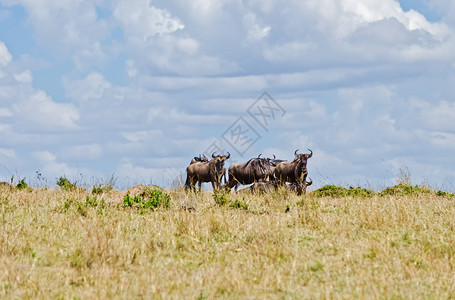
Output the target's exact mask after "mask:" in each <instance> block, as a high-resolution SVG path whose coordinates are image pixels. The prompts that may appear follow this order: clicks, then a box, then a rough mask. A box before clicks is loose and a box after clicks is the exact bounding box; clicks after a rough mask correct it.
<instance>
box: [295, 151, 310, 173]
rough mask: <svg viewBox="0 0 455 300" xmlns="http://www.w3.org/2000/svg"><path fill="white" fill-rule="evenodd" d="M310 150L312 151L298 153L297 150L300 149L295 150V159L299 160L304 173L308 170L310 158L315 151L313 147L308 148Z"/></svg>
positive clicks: (301, 170)
mask: <svg viewBox="0 0 455 300" xmlns="http://www.w3.org/2000/svg"><path fill="white" fill-rule="evenodd" d="M308 150H309V151H310V153H309V154H302V153H297V151H299V149H297V150H295V152H294V155H295V159H294V161H295V162H299V165H300V172H303V173H304V172H306V165H307V161H308V158H310V157H312V156H313V151H311V149H308Z"/></svg>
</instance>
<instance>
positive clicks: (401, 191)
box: [380, 183, 432, 196]
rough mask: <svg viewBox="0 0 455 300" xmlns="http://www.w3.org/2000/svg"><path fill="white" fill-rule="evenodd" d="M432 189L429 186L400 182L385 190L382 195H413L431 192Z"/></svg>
mask: <svg viewBox="0 0 455 300" xmlns="http://www.w3.org/2000/svg"><path fill="white" fill-rule="evenodd" d="M430 193H432V191H431V190H430V189H428V188H427V187H419V186H417V185H416V186H412V185H409V184H407V183H399V184H397V185H395V186H391V187H388V188H386V189H385V190H383V191H382V192H381V193H380V195H381V196H412V195H420V194H430Z"/></svg>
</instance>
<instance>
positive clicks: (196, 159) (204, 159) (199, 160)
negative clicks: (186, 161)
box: [190, 154, 209, 165]
mask: <svg viewBox="0 0 455 300" xmlns="http://www.w3.org/2000/svg"><path fill="white" fill-rule="evenodd" d="M197 162H209V159H208V158H207V157H205V154H202V156H201V155H200V154H199V157H197V156H195V157H194V158H193V159H192V160H191V162H190V165H192V164H194V163H197Z"/></svg>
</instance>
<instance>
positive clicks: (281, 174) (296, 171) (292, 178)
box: [275, 149, 313, 191]
mask: <svg viewBox="0 0 455 300" xmlns="http://www.w3.org/2000/svg"><path fill="white" fill-rule="evenodd" d="M308 150H309V151H310V154H297V151H298V150H295V152H294V155H295V159H294V160H293V161H283V162H280V163H279V164H278V165H277V166H276V167H275V178H276V180H277V183H278V185H281V186H283V185H284V184H285V183H286V182H289V183H295V184H297V187H299V186H302V191H303V186H306V184H307V183H306V177H307V176H308V170H307V160H308V158H310V157H312V156H313V151H311V150H310V149H308ZM305 190H306V187H305Z"/></svg>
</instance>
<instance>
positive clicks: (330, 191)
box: [311, 185, 375, 198]
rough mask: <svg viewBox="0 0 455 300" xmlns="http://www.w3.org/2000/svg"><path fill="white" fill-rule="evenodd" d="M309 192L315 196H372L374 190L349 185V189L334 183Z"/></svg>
mask: <svg viewBox="0 0 455 300" xmlns="http://www.w3.org/2000/svg"><path fill="white" fill-rule="evenodd" d="M311 194H313V195H315V196H316V197H334V198H341V197H365V198H368V197H372V196H374V194H375V192H374V191H371V190H368V189H362V188H360V187H351V188H349V189H346V188H343V187H339V186H335V185H325V186H323V187H322V188H320V189H317V190H315V191H313V192H312V193H311Z"/></svg>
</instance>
